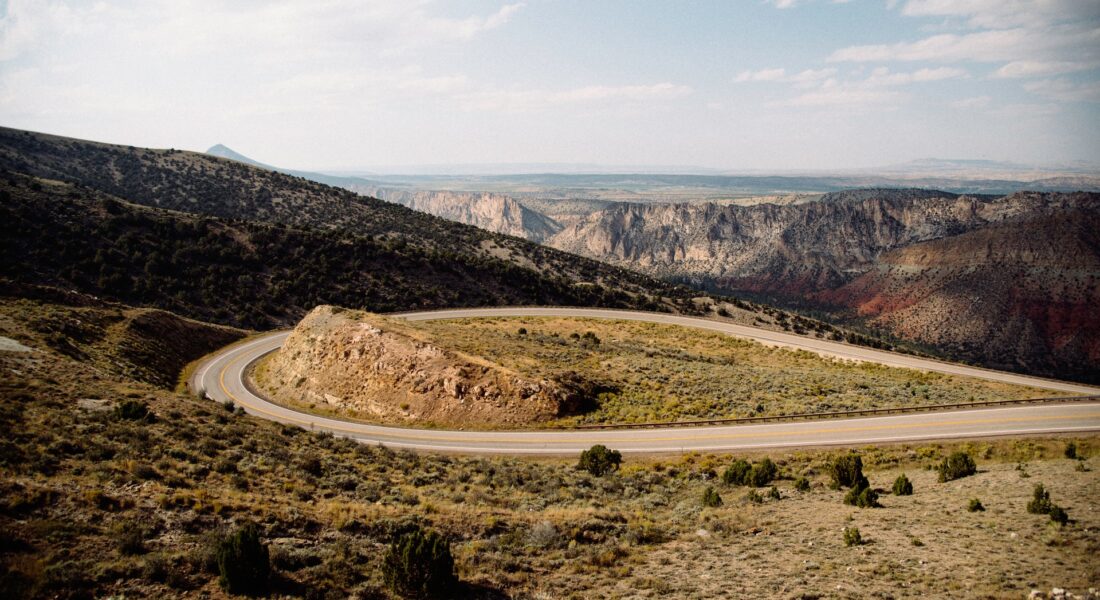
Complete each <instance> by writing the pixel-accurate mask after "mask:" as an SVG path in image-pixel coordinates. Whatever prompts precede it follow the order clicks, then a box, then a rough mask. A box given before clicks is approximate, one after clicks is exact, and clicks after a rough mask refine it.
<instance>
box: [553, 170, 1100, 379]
mask: <svg viewBox="0 0 1100 600" xmlns="http://www.w3.org/2000/svg"><path fill="white" fill-rule="evenodd" d="M1096 231H1100V194H1095V193H1072V194H1063V193H1017V194H1012V195H1009V196H963V195H958V194H951V193H947V192H938V191H930V190H893V189H878V190H852V191H846V192H839V193H832V194H826V195H825V196H823V197H822V198H821V199H820V200H819V201H817V202H811V203H805V204H797V205H789V206H777V205H773V204H762V205H758V206H748V207H741V206H720V205H717V204H713V203H699V204H676V205H639V204H621V205H616V206H613V207H610V208H606V209H604V210H601V211H598V212H595V213H593V214H591V215H589V216H588V217H587V218H586V219H584V220H582V221H581V222H579V223H577V224H575V225H573V226H571V227H567V228H565V229H564V230H562V231H561V232H559V233H557V234H555V235H554V236H553V237H551V238H549V239H548V240H546V243H547V244H549V245H551V246H553V247H555V248H559V249H562V250H565V251H568V252H573V253H577V254H582V255H585V256H590V257H592V258H596V259H598V260H602V261H605V262H609V263H611V264H616V265H621V266H623V267H626V268H631V269H637V270H640V271H643V272H645V273H649V274H651V275H655V276H658V277H663V278H666V279H672V280H677V281H683V282H687V283H689V284H692V285H695V286H699V287H705V288H708V289H711V290H715V291H720V292H725V293H748V294H752V295H754V296H755V297H757V298H765V299H769V300H773V301H776V302H779V303H781V304H785V305H787V306H792V307H801V308H804V309H813V310H819V311H828V312H830V313H832V314H833V315H836V316H838V317H848V318H857V319H861V320H863V321H864V322H867V323H869V324H871V325H874V326H876V327H881V328H883V329H885V330H886V331H889V332H891V333H893V334H895V335H897V336H899V337H902V338H904V339H909V340H913V341H916V342H921V343H925V344H928V345H930V346H935V347H938V348H941V349H944V350H946V351H949V352H951V353H952V354H953V355H954V356H956V357H960V358H964V359H968V360H972V361H976V362H980V363H982V364H986V365H990V366H996V367H1000V368H1010V369H1016V370H1025V371H1029V372H1035V373H1045V374H1049V375H1057V376H1062V377H1077V378H1086V379H1091V380H1097V379H1100V375H1098V374H1100V312H1097V311H1096V309H1095V307H1096V306H1098V305H1100V243H1098V239H1100V238H1097V234H1096V233H1095V232H1096ZM1025 334H1026V335H1025Z"/></svg>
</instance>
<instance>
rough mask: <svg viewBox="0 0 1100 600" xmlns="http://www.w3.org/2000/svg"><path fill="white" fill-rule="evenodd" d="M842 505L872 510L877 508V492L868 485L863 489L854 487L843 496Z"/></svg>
mask: <svg viewBox="0 0 1100 600" xmlns="http://www.w3.org/2000/svg"><path fill="white" fill-rule="evenodd" d="M844 503H845V504H848V505H851V506H858V507H859V508H874V507H876V506H879V503H878V492H876V491H875V490H874V488H872V487H871V486H870V485H867V486H865V487H854V488H852V489H850V490H848V493H847V494H845V495H844Z"/></svg>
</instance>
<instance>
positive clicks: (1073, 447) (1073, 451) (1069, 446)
mask: <svg viewBox="0 0 1100 600" xmlns="http://www.w3.org/2000/svg"><path fill="white" fill-rule="evenodd" d="M1065 454H1066V458H1077V443H1076V442H1066V452H1065Z"/></svg>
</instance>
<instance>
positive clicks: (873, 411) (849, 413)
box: [570, 396, 1100, 429]
mask: <svg viewBox="0 0 1100 600" xmlns="http://www.w3.org/2000/svg"><path fill="white" fill-rule="evenodd" d="M1090 400H1100V396H1058V397H1050V398H1025V399H1023V400H986V401H984V402H960V403H956V404H923V405H920V406H899V407H895V408H866V409H863V410H844V411H836V412H818V413H799V414H794V415H768V416H762V417H739V418H734V419H704V420H699V421H669V422H664V423H614V424H606V425H574V426H573V427H570V429H650V428H655V427H693V426H705V425H736V424H739V423H741V424H744V423H767V422H769V421H800V420H803V419H839V418H844V417H863V416H867V415H889V414H903V413H913V412H924V411H936V410H956V409H966V408H980V407H984V406H1012V405H1016V404H1044V403H1049V402H1086V401H1090Z"/></svg>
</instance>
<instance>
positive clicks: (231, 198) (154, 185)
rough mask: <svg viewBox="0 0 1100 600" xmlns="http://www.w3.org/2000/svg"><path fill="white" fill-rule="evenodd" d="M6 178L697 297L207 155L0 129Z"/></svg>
mask: <svg viewBox="0 0 1100 600" xmlns="http://www.w3.org/2000/svg"><path fill="white" fill-rule="evenodd" d="M0 172H12V173H22V174H25V175H30V176H33V177H38V178H42V179H47V180H58V181H62V182H65V183H68V184H71V185H73V186H78V187H83V188H88V189H90V190H95V191H96V192H101V193H104V194H107V195H110V196H114V197H116V198H118V199H120V200H123V201H126V202H129V203H133V204H138V205H143V206H148V207H152V208H160V209H169V210H172V211H177V212H183V213H190V214H194V215H205V216H209V217H218V218H220V219H226V220H240V221H250V222H261V223H267V224H272V225H279V226H284V227H287V228H294V229H312V230H318V232H317V233H321V232H325V231H327V232H333V233H332V234H328V237H329V238H330V239H332V238H339V237H346V238H353V237H354V238H370V239H374V240H375V241H378V242H386V243H389V244H391V245H394V246H395V247H396V246H405V247H411V248H413V250H414V252H415V253H419V254H433V253H434V254H437V255H441V256H453V257H455V259H456V260H458V261H461V262H467V263H471V262H474V263H483V264H484V265H485V266H486V268H487V269H496V270H511V269H514V268H519V269H520V270H522V271H523V272H526V273H527V275H526V276H525V277H521V279H526V280H544V281H545V282H546V284H547V285H552V283H553V281H552V280H555V279H560V278H564V279H565V280H567V281H568V282H569V283H575V282H584V283H586V284H602V285H606V286H608V287H611V288H614V289H616V290H621V291H624V292H633V293H648V294H664V295H670V296H686V295H687V291H686V290H684V289H677V288H676V287H675V286H672V285H668V284H665V283H661V282H659V281H656V280H654V279H652V278H649V277H644V276H640V275H637V274H635V273H631V272H628V271H624V270H622V269H617V268H613V267H608V266H607V265H604V264H601V263H599V262H597V261H593V260H588V259H583V258H580V257H577V256H574V255H569V254H565V253H562V252H558V251H554V250H552V249H547V248H544V247H542V246H539V245H537V244H533V243H530V242H526V241H523V240H520V239H516V238H512V237H508V236H504V235H499V234H493V233H490V232H487V231H484V230H481V229H478V228H476V227H471V226H467V225H462V224H458V223H454V222H451V221H447V220H445V219H441V218H438V217H434V216H431V215H427V214H425V213H422V212H417V211H414V210H410V209H408V208H405V207H403V206H400V205H397V204H393V203H389V202H384V201H382V200H378V199H376V198H370V197H365V196H360V195H358V194H355V193H353V192H351V191H347V190H343V189H338V188H335V187H331V186H328V185H324V184H320V183H316V182H312V181H308V180H306V179H302V178H300V177H293V176H290V175H286V174H283V173H279V172H275V171H270V170H266V169H261V168H258V167H255V166H252V165H249V164H245V163H242V162H238V161H236V160H228V159H222V158H216V157H213V156H209V155H206V154H200V153H194V152H182V151H178V150H152V149H147V148H133V147H128V146H113V145H109V144H101V143H97V142H87V141H83V140H75V139H71V138H62V137H57V136H51V135H45V134H38V133H32V132H28V131H18V130H14V129H7V128H0ZM333 234H336V235H333ZM560 285H561V284H560V283H559V286H560Z"/></svg>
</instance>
